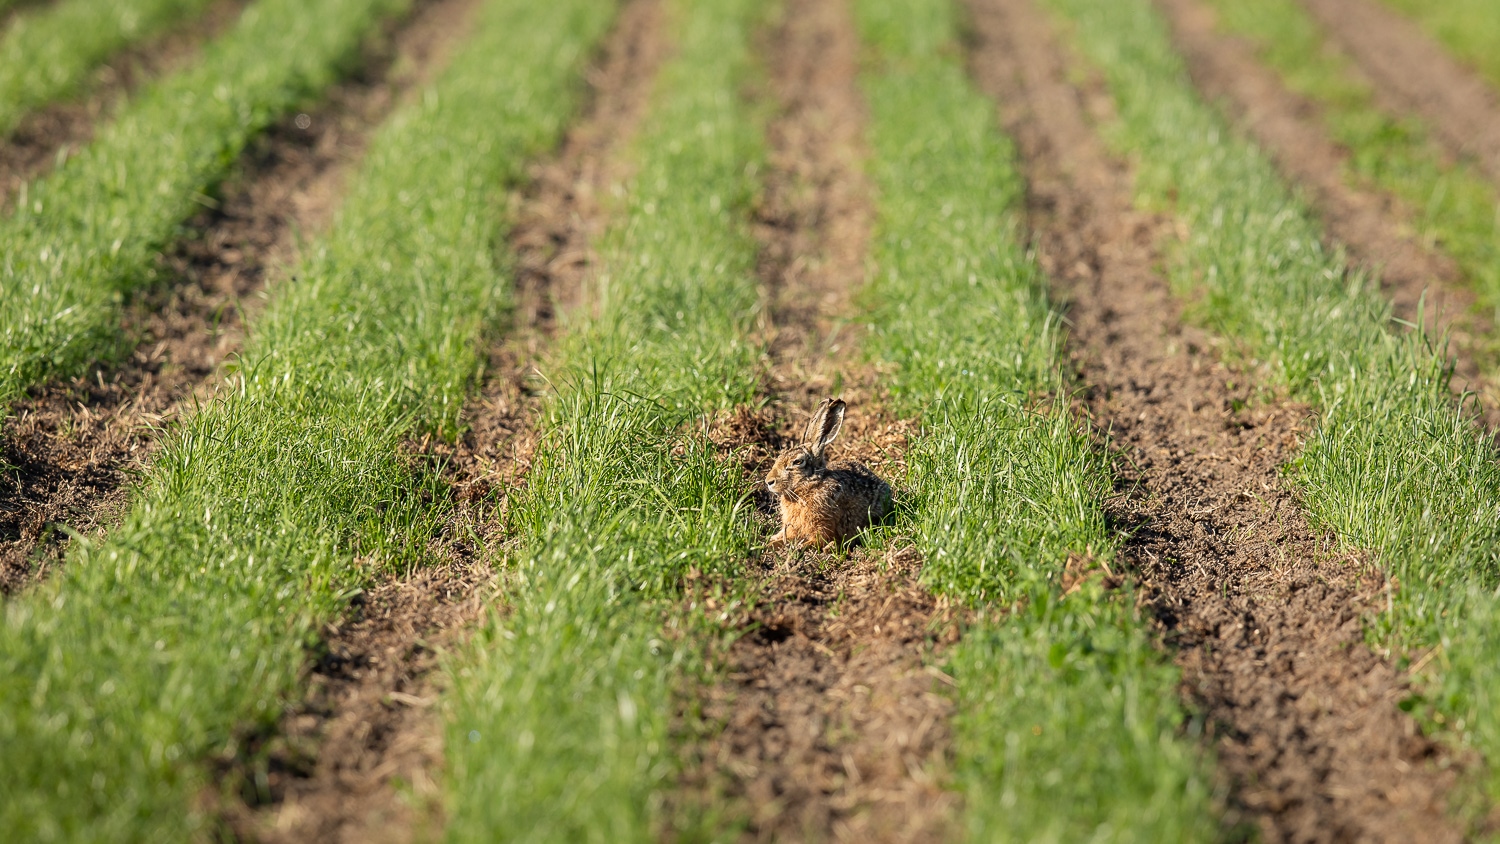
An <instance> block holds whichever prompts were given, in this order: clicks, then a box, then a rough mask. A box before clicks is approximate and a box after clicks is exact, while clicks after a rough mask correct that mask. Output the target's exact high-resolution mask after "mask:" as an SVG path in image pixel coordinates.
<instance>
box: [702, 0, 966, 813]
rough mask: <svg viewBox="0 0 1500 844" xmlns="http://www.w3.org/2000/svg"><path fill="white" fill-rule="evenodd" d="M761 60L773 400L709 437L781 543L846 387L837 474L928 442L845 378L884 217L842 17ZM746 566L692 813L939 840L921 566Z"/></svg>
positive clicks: (905, 558)
mask: <svg viewBox="0 0 1500 844" xmlns="http://www.w3.org/2000/svg"><path fill="white" fill-rule="evenodd" d="M761 46H762V54H763V55H766V56H767V60H768V64H769V67H770V75H771V87H772V91H771V94H772V96H773V98H774V101H775V102H777V104H778V105H779V107H780V112H779V116H778V117H777V118H776V119H775V120H773V122H772V124H771V126H770V128H769V133H768V134H769V140H770V146H771V155H770V168H769V172H768V174H767V180H766V192H765V195H764V197H763V202H762V205H761V208H760V210H759V221H758V222H759V224H758V226H757V234H758V236H759V238H760V241H761V246H762V252H761V265H760V276H761V279H762V282H763V290H764V291H765V298H766V306H767V307H766V312H767V313H768V314H769V317H770V319H769V325H767V326H766V329H767V331H768V332H770V338H769V339H770V349H771V358H770V360H769V361H768V363H769V366H768V370H767V374H766V383H765V386H764V392H765V395H766V403H765V405H764V406H763V407H761V408H758V409H756V410H751V409H749V408H741V409H740V410H739V411H737V412H736V414H734V416H732V417H731V418H729V419H727V420H721V424H719V425H718V426H717V427H716V430H715V432H714V436H715V438H716V440H717V441H718V443H719V445H720V446H721V447H722V448H723V449H724V450H725V451H726V452H728V453H731V454H733V455H734V456H735V457H736V458H737V459H739V460H740V461H741V462H742V465H744V467H745V469H746V474H747V476H748V477H749V479H750V482H751V483H754V484H755V485H756V501H757V505H758V506H759V507H760V509H761V513H762V515H763V517H764V519H765V521H766V523H767V529H768V530H772V529H774V528H772V527H771V523H772V522H773V521H774V502H773V501H772V499H771V497H770V495H769V493H768V492H766V491H765V490H764V487H763V485H761V484H760V482H759V481H760V478H761V477H763V476H764V474H765V472H766V470H767V469H768V468H769V466H770V463H771V461H772V460H774V459H775V457H776V455H777V453H779V451H780V450H781V449H783V448H785V447H787V446H790V445H792V444H793V443H795V442H796V441H797V440H798V438H799V437H800V435H801V431H802V428H803V426H804V425H805V424H806V420H807V417H808V415H809V414H810V413H811V412H812V409H813V408H814V407H815V406H816V404H817V402H818V401H819V400H820V399H822V398H823V397H824V396H825V395H828V394H829V391H830V390H831V389H832V388H833V385H834V383H835V378H836V377H837V378H839V379H840V380H841V381H842V384H843V388H842V395H843V396H844V398H846V399H847V400H848V401H849V403H850V410H849V418H848V420H847V422H846V426H845V430H844V432H843V433H842V434H841V435H840V439H839V441H838V442H836V443H835V444H834V445H833V446H832V447H831V451H833V452H834V453H835V455H834V456H835V457H836V458H845V457H847V458H853V459H857V460H861V461H863V462H864V463H866V465H869V466H870V467H871V468H873V469H875V470H876V471H877V472H879V473H880V474H882V475H883V476H885V477H887V478H892V479H899V478H900V477H902V476H903V475H904V474H905V472H904V462H903V461H904V455H905V451H906V443H907V438H908V437H909V436H910V435H911V434H912V433H914V431H915V425H914V424H913V423H912V422H911V421H909V420H902V419H898V418H894V417H891V416H890V415H889V414H888V413H887V412H886V411H885V409H884V406H883V405H884V400H883V397H882V396H881V395H880V392H879V390H878V388H877V387H876V384H875V381H876V379H875V373H873V372H869V371H865V370H864V369H862V368H851V367H853V366H854V365H853V364H851V363H850V360H851V353H852V351H853V348H854V344H855V342H856V338H855V337H854V333H853V332H852V331H851V330H850V329H849V327H848V326H847V325H845V324H844V323H843V322H842V321H841V318H842V317H843V315H845V314H848V313H849V298H850V295H851V294H852V292H853V291H854V290H856V289H857V288H858V286H859V284H860V283H861V282H862V281H863V279H864V275H865V264H864V262H865V260H866V254H867V244H868V241H869V238H870V229H871V224H872V219H873V211H872V206H871V204H870V198H869V188H868V186H867V185H866V184H865V182H864V178H863V174H862V168H861V163H862V161H863V159H864V157H865V153H864V150H863V147H862V133H863V127H864V124H865V114H864V110H863V105H862V102H861V99H860V95H859V90H858V87H857V83H856V79H857V72H858V43H857V37H856V34H855V30H854V26H853V21H852V19H851V18H850V10H849V8H848V4H847V3H844V2H839V0H792V2H790V3H788V4H787V7H786V9H785V11H784V13H783V17H782V19H781V21H780V22H779V24H778V25H777V26H776V27H775V28H774V29H773V30H772V31H770V32H768V33H767V34H766V37H765V38H763V39H762V45H761ZM753 568H754V570H755V571H756V575H757V577H758V578H759V582H758V583H757V584H756V585H755V586H754V587H753V590H752V596H753V597H752V598H751V609H750V610H748V611H747V612H746V613H744V614H743V615H742V616H741V617H740V618H738V619H736V620H735V624H736V627H737V629H738V632H739V634H740V635H739V636H738V637H737V638H736V639H735V641H734V643H733V644H732V645H731V646H730V647H729V648H728V652H727V654H725V655H724V656H725V660H724V661H725V668H724V672H723V676H722V678H721V682H720V683H719V684H718V685H714V686H711V687H709V688H698V689H692V690H690V693H691V694H693V695H694V696H695V699H696V701H697V702H698V703H699V704H700V705H702V706H703V707H704V711H705V713H706V715H707V718H708V719H709V720H710V721H712V722H717V724H718V725H720V726H719V728H718V729H717V730H711V731H710V732H711V735H710V736H709V738H708V739H707V740H706V741H704V742H702V743H701V744H700V745H698V746H696V747H694V748H693V749H692V750H691V752H690V754H691V756H692V758H691V759H690V767H689V768H688V770H687V775H686V778H685V780H686V781H685V782H684V791H686V792H688V793H690V794H693V795H696V797H695V798H688V799H699V800H704V801H706V802H709V803H718V804H720V805H722V806H727V807H728V811H730V812H731V813H732V814H734V815H735V816H740V817H744V818H746V819H747V821H748V826H747V828H746V830H745V831H744V834H743V838H744V839H745V840H747V841H773V840H780V841H820V840H832V841H854V840H859V841H933V840H940V839H942V838H943V837H945V834H946V833H947V832H948V831H949V824H950V822H951V818H952V816H953V814H954V811H955V808H956V797H955V796H954V795H952V794H950V793H947V792H944V791H943V788H942V784H943V781H944V779H945V777H944V772H945V769H946V760H945V754H946V750H947V747H948V729H947V721H948V716H949V714H950V712H951V709H952V702H951V700H949V698H948V697H946V696H945V695H943V694H941V693H940V689H939V685H938V684H939V682H940V680H941V678H942V674H941V671H940V670H939V669H937V668H936V667H935V666H933V667H930V663H931V661H932V660H933V659H934V657H935V654H936V652H937V651H938V650H939V649H940V648H941V647H942V646H943V645H945V644H947V643H949V642H951V641H953V640H954V639H955V638H956V636H957V626H956V624H955V623H954V622H953V620H952V617H951V614H950V613H949V612H948V611H947V608H946V607H943V606H941V605H940V604H939V602H938V601H937V600H936V599H934V597H933V596H932V595H931V594H929V593H928V592H927V591H926V590H925V589H924V588H923V587H922V586H921V585H920V583H919V580H918V576H919V573H920V570H921V558H920V556H919V555H918V554H917V553H916V552H915V550H914V549H912V548H909V547H906V548H899V547H898V548H897V550H892V551H891V552H889V553H886V554H881V553H878V552H876V551H874V550H871V549H869V548H865V547H856V548H854V549H853V550H852V551H851V552H850V553H849V554H847V555H844V554H840V553H836V552H832V551H802V552H788V553H785V554H775V555H768V556H767V557H765V558H762V559H760V560H758V561H757V562H756V563H755V564H753ZM732 591H733V590H732ZM739 591H743V589H741V590H739Z"/></svg>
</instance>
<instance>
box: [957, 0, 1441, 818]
mask: <svg viewBox="0 0 1500 844" xmlns="http://www.w3.org/2000/svg"><path fill="white" fill-rule="evenodd" d="M970 6H971V9H972V12H973V15H972V16H973V23H974V26H975V33H976V38H975V44H974V47H973V53H972V56H971V63H972V67H973V70H974V73H975V75H976V76H977V78H978V79H979V80H980V82H981V85H982V86H983V87H984V88H985V89H986V90H987V91H988V92H990V93H991V94H992V95H993V96H995V98H996V99H997V100H998V102H999V103H1000V108H1001V114H1002V119H1003V120H1004V122H1005V124H1006V126H1007V127H1008V128H1009V129H1010V130H1011V132H1012V133H1013V135H1014V136H1015V137H1016V139H1017V141H1018V143H1019V148H1020V151H1021V156H1022V159H1023V165H1024V169H1025V171H1026V174H1027V176H1028V180H1029V195H1028V209H1029V213H1030V218H1031V223H1032V226H1033V231H1034V232H1035V237H1036V241H1037V242H1036V246H1037V251H1038V257H1039V260H1040V261H1041V263H1042V265H1043V267H1044V269H1046V270H1047V271H1048V273H1049V274H1050V275H1051V277H1052V278H1053V279H1054V280H1055V283H1056V284H1057V285H1058V286H1059V287H1060V288H1061V292H1062V293H1063V295H1064V296H1065V298H1066V299H1067V300H1068V302H1069V303H1070V304H1069V314H1070V318H1071V321H1072V323H1073V326H1074V329H1073V334H1072V338H1071V347H1072V349H1073V354H1074V357H1075V361H1076V364H1077V365H1078V367H1079V368H1080V370H1081V373H1082V377H1083V380H1084V383H1086V384H1087V385H1089V386H1088V389H1087V392H1086V394H1085V396H1084V397H1083V400H1082V401H1083V407H1081V408H1080V410H1081V411H1082V412H1084V413H1086V414H1088V415H1089V416H1091V417H1092V419H1093V422H1094V424H1095V427H1096V429H1097V430H1100V431H1109V432H1110V438H1109V441H1108V444H1109V445H1110V447H1111V448H1113V449H1116V450H1117V451H1119V452H1121V453H1122V456H1123V457H1124V458H1125V459H1122V460H1121V461H1120V466H1121V483H1122V489H1121V490H1120V494H1119V495H1117V496H1116V497H1115V498H1113V499H1112V500H1111V501H1110V502H1109V503H1108V505H1107V511H1108V515H1109V517H1110V518H1111V520H1112V521H1113V522H1114V524H1115V525H1116V526H1118V527H1119V528H1120V529H1122V530H1124V531H1126V532H1127V534H1128V536H1129V538H1128V539H1127V540H1126V541H1125V544H1124V547H1123V548H1122V553H1121V558H1122V560H1123V561H1124V562H1126V563H1127V564H1129V566H1130V567H1131V568H1132V569H1133V570H1134V574H1135V576H1136V577H1137V578H1139V580H1140V582H1141V590H1142V592H1143V597H1144V599H1145V601H1146V606H1147V607H1148V609H1149V610H1150V611H1151V612H1152V613H1153V614H1154V615H1155V617H1156V619H1157V622H1158V624H1159V629H1160V631H1161V633H1162V635H1163V637H1164V639H1165V640H1166V642H1167V644H1169V645H1170V646H1172V647H1173V648H1174V650H1175V651H1176V655H1177V662H1178V664H1179V665H1180V666H1181V667H1182V671H1183V681H1184V685H1185V687H1186V688H1185V694H1186V695H1187V696H1188V697H1189V698H1190V699H1191V700H1193V701H1194V702H1195V704H1196V705H1197V706H1198V707H1201V709H1202V710H1203V711H1204V712H1205V713H1206V715H1207V716H1208V719H1209V726H1210V731H1211V735H1213V737H1214V744H1215V750H1216V752H1217V756H1218V761H1219V765H1220V769H1221V771H1222V772H1223V773H1224V774H1225V775H1227V777H1228V778H1229V780H1230V781H1231V782H1230V785H1231V789H1230V792H1229V794H1230V796H1229V804H1230V805H1229V806H1227V807H1226V809H1227V818H1226V822H1227V823H1228V824H1229V825H1230V826H1233V825H1234V824H1236V823H1237V822H1242V821H1248V822H1251V823H1254V824H1255V825H1257V826H1258V827H1259V830H1260V833H1261V835H1262V837H1263V838H1264V839H1265V840H1267V841H1346V840H1360V841H1414V840H1423V841H1458V840H1462V838H1463V835H1462V832H1461V831H1460V830H1459V829H1457V828H1456V827H1455V825H1454V823H1453V821H1452V820H1450V819H1449V818H1448V817H1447V816H1446V815H1445V809H1444V795H1445V794H1446V793H1447V791H1448V789H1449V788H1450V786H1451V785H1452V783H1453V782H1454V772H1453V770H1452V768H1451V767H1445V765H1449V764H1450V763H1452V762H1453V761H1454V760H1453V759H1452V757H1451V756H1450V754H1449V753H1448V752H1447V751H1446V750H1445V749H1444V748H1443V747H1441V746H1440V745H1437V744H1435V743H1434V742H1432V741H1431V740H1429V739H1427V738H1425V737H1424V736H1423V735H1422V734H1421V732H1420V731H1419V730H1418V729H1417V725H1416V724H1415V722H1414V721H1413V720H1412V719H1411V718H1410V717H1409V716H1407V715H1406V714H1405V713H1404V712H1402V711H1401V710H1400V709H1399V707H1398V706H1397V704H1398V703H1399V702H1400V701H1401V700H1402V699H1403V698H1404V697H1405V696H1406V695H1407V694H1408V691H1407V678H1406V677H1405V676H1403V675H1401V674H1399V673H1398V672H1396V671H1395V670H1394V669H1393V668H1392V666H1391V665H1390V664H1389V663H1388V662H1386V661H1385V660H1383V659H1381V658H1380V657H1379V656H1377V655H1376V654H1374V653H1372V652H1371V651H1370V650H1369V649H1368V648H1367V647H1366V646H1365V644H1364V638H1363V621H1364V614H1365V613H1366V612H1367V611H1369V610H1372V609H1373V608H1374V602H1376V601H1378V600H1379V596H1380V595H1381V594H1382V593H1381V591H1380V590H1381V589H1382V588H1383V586H1384V581H1383V579H1382V577H1381V576H1380V574H1379V573H1378V572H1377V571H1374V570H1372V569H1371V567H1369V566H1368V565H1367V564H1366V563H1365V562H1364V561H1363V560H1362V559H1361V558H1359V557H1358V556H1357V555H1355V556H1351V555H1348V554H1343V553H1340V552H1339V551H1338V550H1337V548H1338V546H1337V545H1336V543H1334V542H1333V541H1332V539H1331V538H1329V537H1326V536H1321V535H1318V534H1316V533H1314V532H1313V531H1312V530H1311V528H1310V527H1309V525H1308V523H1307V520H1306V518H1305V516H1304V515H1303V513H1302V511H1301V508H1300V506H1299V503H1298V501H1297V500H1296V498H1295V496H1294V495H1293V494H1292V492H1291V490H1289V489H1288V486H1287V484H1286V483H1285V481H1284V480H1283V479H1282V477H1281V474H1280V469H1281V466H1282V465H1283V464H1284V463H1285V462H1286V461H1287V460H1288V459H1290V458H1291V457H1292V456H1293V455H1294V454H1295V452H1296V449H1297V448H1299V446H1300V437H1301V435H1302V431H1303V430H1304V427H1303V426H1304V425H1305V424H1306V421H1307V417H1308V410H1307V409H1306V408H1304V407H1300V406H1298V405H1296V404H1294V403H1290V402H1287V401H1284V400H1280V399H1277V398H1275V397H1267V396H1266V391H1263V390H1257V389H1256V387H1255V385H1254V382H1255V381H1256V379H1257V373H1255V372H1238V371H1234V370H1231V369H1229V368H1227V367H1225V366H1224V364H1223V363H1222V362H1221V361H1220V359H1219V355H1217V354H1216V353H1215V342H1214V340H1213V339H1212V338H1211V337H1208V336H1207V335H1205V334H1203V333H1202V332H1199V331H1196V330H1194V329H1192V328H1189V327H1185V326H1183V325H1182V324H1181V322H1180V320H1178V319H1173V318H1172V315H1174V314H1176V313H1177V309H1176V306H1175V304H1174V302H1173V300H1172V298H1171V294H1170V291H1169V289H1168V286H1167V284H1166V282H1165V280H1164V279H1162V278H1161V277H1160V276H1159V274H1158V273H1157V272H1156V271H1155V269H1154V268H1155V267H1156V266H1157V265H1158V263H1159V259H1160V256H1159V254H1158V252H1157V245H1158V243H1159V242H1160V240H1161V239H1162V238H1163V237H1164V236H1169V235H1170V232H1171V223H1170V221H1167V220H1162V219H1158V218H1155V217H1153V216H1152V215H1149V214H1146V213H1143V212H1140V211H1138V210H1136V209H1135V208H1134V207H1133V204H1132V202H1131V196H1132V191H1131V174H1130V173H1129V171H1128V169H1126V167H1125V166H1124V165H1122V164H1120V163H1119V162H1116V161H1113V160H1111V159H1110V157H1109V156H1108V155H1107V153H1106V152H1105V149H1104V147H1103V145H1102V143H1101V141H1100V139H1099V137H1098V134H1097V131H1096V127H1095V126H1093V125H1091V123H1090V120H1089V116H1090V115H1091V114H1099V113H1107V112H1108V109H1109V107H1110V104H1109V103H1108V102H1107V97H1104V96H1103V94H1102V93H1101V92H1099V91H1093V90H1085V91H1083V92H1080V91H1079V90H1077V89H1076V88H1075V87H1074V86H1072V85H1071V84H1069V82H1068V79H1069V76H1068V70H1069V68H1070V62H1069V59H1068V57H1067V56H1066V54H1065V53H1064V52H1063V48H1062V47H1061V45H1060V43H1059V42H1058V40H1057V38H1056V34H1055V32H1054V31H1053V29H1052V26H1051V24H1050V22H1049V20H1048V19H1047V18H1046V17H1045V16H1044V15H1043V14H1042V13H1041V12H1040V11H1039V10H1038V9H1037V8H1036V7H1035V6H1034V5H1032V3H1031V2H1030V0H971V3H970ZM1085 98H1091V99H1090V101H1088V102H1085Z"/></svg>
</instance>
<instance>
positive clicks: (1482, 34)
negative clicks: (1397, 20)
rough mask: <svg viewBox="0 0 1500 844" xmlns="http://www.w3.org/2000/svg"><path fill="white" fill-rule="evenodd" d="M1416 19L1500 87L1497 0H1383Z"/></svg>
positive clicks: (1454, 53)
mask: <svg viewBox="0 0 1500 844" xmlns="http://www.w3.org/2000/svg"><path fill="white" fill-rule="evenodd" d="M1382 2H1384V3H1385V4H1386V5H1387V6H1390V7H1391V8H1393V9H1396V10H1398V11H1401V12H1403V13H1405V14H1406V15H1408V16H1410V17H1412V18H1414V19H1416V21H1417V23H1419V24H1421V25H1422V28H1423V29H1425V30H1427V32H1428V33H1429V34H1430V35H1432V37H1433V38H1436V39H1437V40H1438V41H1439V42H1440V43H1441V44H1443V46H1445V47H1447V48H1448V49H1449V50H1450V51H1452V53H1453V55H1455V56H1457V57H1458V58H1459V59H1460V60H1462V61H1464V62H1466V63H1468V64H1469V65H1470V66H1472V67H1474V68H1475V69H1476V70H1478V71H1479V72H1480V73H1481V74H1483V75H1484V76H1485V77H1486V78H1487V79H1489V81H1490V84H1491V85H1494V86H1496V87H1500V3H1497V2H1496V0H1382Z"/></svg>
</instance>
